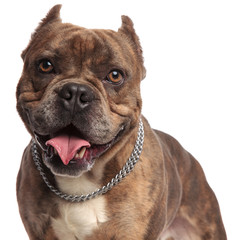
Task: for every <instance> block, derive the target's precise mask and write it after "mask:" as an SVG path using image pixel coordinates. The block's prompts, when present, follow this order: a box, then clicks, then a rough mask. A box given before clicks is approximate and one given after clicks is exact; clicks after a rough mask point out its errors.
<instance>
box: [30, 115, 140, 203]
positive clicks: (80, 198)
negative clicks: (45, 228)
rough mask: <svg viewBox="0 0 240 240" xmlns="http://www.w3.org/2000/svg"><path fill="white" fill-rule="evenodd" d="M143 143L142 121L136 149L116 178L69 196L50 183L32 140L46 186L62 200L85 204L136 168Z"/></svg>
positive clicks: (34, 155) (36, 161) (35, 158)
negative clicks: (89, 190)
mask: <svg viewBox="0 0 240 240" xmlns="http://www.w3.org/2000/svg"><path fill="white" fill-rule="evenodd" d="M143 142H144V128H143V123H142V120H141V119H140V122H139V129H138V136H137V140H136V143H135V146H134V149H133V151H132V154H131V156H130V157H129V159H128V161H127V162H126V164H125V165H124V166H123V168H122V169H121V170H120V172H119V173H118V174H117V175H116V176H115V177H114V178H112V180H111V181H110V182H109V183H108V184H107V185H105V186H103V187H102V188H100V189H97V190H95V191H94V192H92V193H89V194H87V195H68V194H66V193H63V192H61V191H59V190H58V189H56V188H55V187H54V186H53V185H52V184H51V183H50V182H49V180H48V178H47V177H46V174H45V172H44V170H43V167H42V163H41V157H40V153H39V152H38V149H37V144H36V142H35V141H34V140H32V156H33V160H34V163H35V165H36V167H37V169H38V171H39V172H40V175H41V176H42V179H43V181H44V182H45V183H46V185H47V186H48V188H49V189H50V190H51V191H52V192H54V193H55V194H56V195H57V196H59V197H60V198H62V199H65V200H67V201H70V202H84V201H87V200H90V199H92V198H95V197H97V196H99V195H102V194H105V193H106V192H108V191H109V190H111V189H112V188H113V187H114V186H116V185H117V184H119V183H120V182H121V181H122V180H123V179H124V178H125V177H126V176H127V175H128V174H129V173H130V172H131V171H132V170H133V169H134V166H135V164H136V163H137V162H138V160H139V157H140V155H141V152H142V149H143Z"/></svg>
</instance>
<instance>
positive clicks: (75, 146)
mask: <svg viewBox="0 0 240 240" xmlns="http://www.w3.org/2000/svg"><path fill="white" fill-rule="evenodd" d="M46 145H48V146H49V145H51V146H52V147H54V148H55V149H56V150H57V152H58V155H59V156H60V158H61V159H62V162H63V163H64V164H65V165H68V163H69V162H70V161H71V160H72V159H73V158H74V156H75V155H76V153H77V151H78V150H79V149H80V148H81V147H83V146H85V147H90V146H91V145H90V143H89V142H87V141H85V140H83V139H80V138H77V137H75V136H69V135H67V134H66V135H65V134H64V135H59V136H57V137H55V138H52V139H50V140H48V141H47V142H46Z"/></svg>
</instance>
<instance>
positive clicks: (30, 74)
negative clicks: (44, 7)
mask: <svg viewBox="0 0 240 240" xmlns="http://www.w3.org/2000/svg"><path fill="white" fill-rule="evenodd" d="M60 8H61V6H60V5H57V6H55V7H53V8H52V9H51V10H50V12H49V13H48V15H47V16H46V18H44V19H43V20H42V22H41V23H40V25H39V26H38V28H37V29H36V31H35V33H34V34H33V35H32V39H31V41H30V43H29V45H28V47H27V48H26V49H25V50H24V51H23V53H22V58H23V60H24V69H23V74H22V77H21V79H20V81H19V84H18V87H17V109H18V112H19V114H20V116H21V118H22V120H23V121H24V123H25V125H26V127H27V129H28V131H29V132H30V134H31V135H32V136H33V131H36V130H37V131H38V132H39V133H41V134H43V135H44V134H47V133H49V132H54V130H56V129H58V128H60V127H61V126H64V125H66V124H68V121H69V116H67V115H66V116H65V115H64V113H62V111H63V110H62V108H61V106H60V105H58V103H57V101H56V91H59V89H61V88H62V87H63V85H64V84H65V83H68V82H76V83H81V84H86V85H88V86H90V87H91V88H92V89H93V90H94V92H95V94H96V97H97V98H98V101H96V102H95V103H94V106H92V107H91V109H90V110H89V112H88V113H84V117H85V119H86V120H87V121H86V120H85V121H84V120H83V119H84V118H83V114H82V115H81V114H80V115H79V114H78V115H77V114H76V116H74V117H72V120H71V121H73V122H74V123H75V124H76V125H77V124H78V122H79V123H80V124H81V126H78V125H77V126H78V127H79V128H80V127H81V128H83V129H85V130H86V132H84V133H83V134H84V135H85V136H86V137H87V138H88V139H91V141H93V142H96V143H99V144H100V143H102V141H103V139H106V141H107V140H110V139H112V138H113V137H114V135H115V134H116V132H117V129H119V127H120V126H121V125H122V124H123V123H124V124H125V131H124V134H123V135H122V136H121V138H120V139H119V141H118V142H117V143H115V144H114V145H113V146H112V147H111V149H109V150H108V151H107V152H106V153H104V154H103V156H101V157H100V158H99V159H97V160H96V163H95V165H94V167H93V168H92V169H91V171H89V172H86V173H84V176H85V178H86V179H88V180H89V182H90V181H91V182H92V183H96V185H98V186H103V185H105V184H106V183H107V182H109V180H110V179H111V178H112V177H114V176H115V174H117V173H118V172H119V170H120V169H121V168H122V166H123V165H124V164H125V162H126V160H127V159H128V157H129V156H130V154H131V151H132V149H133V147H134V144H135V141H136V135H137V130H138V121H139V117H140V115H141V106H142V101H141V96H140V82H141V80H142V79H143V78H144V77H145V68H144V66H143V58H142V50H141V46H140V43H139V40H138V37H137V35H136V34H135V31H134V28H133V24H132V21H131V20H130V19H129V18H128V17H126V16H123V17H122V26H121V28H120V29H119V30H118V32H114V31H111V30H89V29H85V28H81V27H78V26H74V25H72V24H67V23H62V22H61V19H60V17H59V15H60V14H59V12H60ZM43 57H47V58H51V59H53V61H55V65H57V67H58V74H56V75H49V76H48V75H45V76H42V75H39V73H37V72H36V70H35V69H36V67H35V66H34V65H35V63H36V61H37V60H38V59H39V58H43ZM115 67H120V68H121V69H123V70H124V71H126V72H127V77H126V79H125V82H124V84H122V85H121V86H114V87H113V86H110V85H109V84H106V83H103V79H104V77H105V76H106V74H107V73H108V71H109V70H111V69H112V68H115ZM54 94H55V95H54ZM99 109H100V111H99ZM59 116H61V117H59ZM60 118H61V119H60ZM96 119H97V121H96ZM142 119H143V123H144V129H145V140H144V147H143V151H142V154H141V157H140V161H139V162H138V163H137V164H136V166H135V169H134V171H133V172H132V173H131V174H130V175H129V176H127V177H126V178H125V179H124V181H122V182H121V183H120V184H119V185H117V186H116V187H114V188H113V189H112V190H111V191H109V192H108V193H107V194H105V195H104V196H103V198H104V199H105V201H106V209H105V210H106V216H107V219H108V220H107V221H105V222H102V223H100V222H99V223H98V227H97V228H94V229H93V230H92V232H91V234H88V235H86V236H85V237H84V238H82V239H78V240H83V239H84V240H96V239H98V240H122V239H126V240H157V239H159V240H171V239H174V240H182V239H184V240H189V239H194V240H200V239H202V240H224V239H226V234H225V230H224V226H223V223H222V219H221V215H220V210H219V206H218V203H217V200H216V197H215V195H214V193H213V191H212V190H211V188H210V187H209V185H208V183H207V181H206V178H205V176H204V173H203V171H202V168H201V166H200V165H199V163H198V162H197V161H196V160H195V159H194V158H193V156H192V155H191V154H189V153H188V152H187V151H185V150H184V149H183V148H182V147H181V145H180V144H179V143H178V142H177V141H176V140H175V139H174V138H172V137H171V136H169V135H167V134H165V133H163V132H160V131H157V130H153V129H152V128H151V127H150V126H149V124H148V122H147V120H146V119H145V118H144V117H143V116H142ZM39 151H41V150H40V149H39ZM44 171H45V172H46V174H47V176H48V178H49V179H50V181H51V182H52V183H53V184H55V185H56V184H57V183H56V179H55V176H54V174H52V172H51V171H50V170H49V169H48V168H47V167H44ZM80 178H81V177H80ZM17 198H18V203H19V210H20V214H21V217H22V221H23V223H24V226H25V228H26V231H27V233H28V235H29V238H30V239H31V240H43V239H44V240H45V239H46V240H62V239H60V238H58V237H57V234H56V232H55V231H54V229H53V226H52V222H53V220H54V219H58V218H59V217H60V207H61V206H62V205H63V204H65V200H61V199H59V198H58V197H57V196H56V195H54V193H52V192H51V191H50V190H49V189H48V187H47V186H46V184H45V183H44V182H43V180H42V178H41V176H40V175H39V172H38V170H37V169H36V167H35V165H34V162H33V160H32V155H31V147H30V145H28V147H27V148H26V149H25V151H24V154H23V159H22V163H21V167H20V171H19V174H18V179H17ZM90 201H92V200H90ZM72 204H79V205H80V204H82V203H72ZM85 217H86V216H85ZM75 239H77V237H76V238H75ZM64 240H66V239H64ZM67 240H70V239H67Z"/></svg>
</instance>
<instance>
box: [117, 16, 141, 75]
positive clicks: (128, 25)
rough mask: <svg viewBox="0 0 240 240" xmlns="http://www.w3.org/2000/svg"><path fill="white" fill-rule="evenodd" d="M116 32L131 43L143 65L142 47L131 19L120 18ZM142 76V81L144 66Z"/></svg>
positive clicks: (126, 17)
mask: <svg viewBox="0 0 240 240" xmlns="http://www.w3.org/2000/svg"><path fill="white" fill-rule="evenodd" d="M118 32H119V33H120V34H122V35H124V36H126V37H127V38H128V39H129V40H130V41H131V42H132V43H133V46H134V47H135V51H136V53H137V55H138V58H139V60H140V61H141V63H142V65H143V55H142V47H141V44H140V41H139V38H138V36H137V34H136V32H135V29H134V26H133V22H132V20H131V18H129V17H128V16H125V15H123V16H122V26H121V27H120V28H119V29H118ZM142 75H143V76H142V79H143V78H145V75H146V70H145V68H144V66H143V74H142Z"/></svg>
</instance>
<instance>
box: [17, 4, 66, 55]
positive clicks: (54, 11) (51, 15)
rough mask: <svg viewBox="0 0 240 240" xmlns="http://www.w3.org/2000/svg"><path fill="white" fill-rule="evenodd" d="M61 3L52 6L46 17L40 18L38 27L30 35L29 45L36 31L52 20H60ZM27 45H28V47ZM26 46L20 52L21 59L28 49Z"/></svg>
mask: <svg viewBox="0 0 240 240" xmlns="http://www.w3.org/2000/svg"><path fill="white" fill-rule="evenodd" d="M61 7H62V5H61V4H58V5H55V6H54V7H52V8H51V9H50V10H49V12H48V13H47V15H46V17H45V18H43V19H42V21H41V22H40V23H39V25H38V27H37V28H36V30H35V32H34V33H33V34H32V36H31V40H30V43H29V45H30V44H31V41H32V40H33V39H34V37H35V36H36V35H37V33H38V32H39V31H40V30H41V29H42V28H43V27H44V26H46V25H48V24H51V23H53V22H61V21H62V20H61V18H60V10H61ZM29 45H28V47H29ZM28 47H27V48H26V49H25V50H24V51H23V52H22V55H21V57H22V59H24V58H25V55H26V52H27V50H28Z"/></svg>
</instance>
